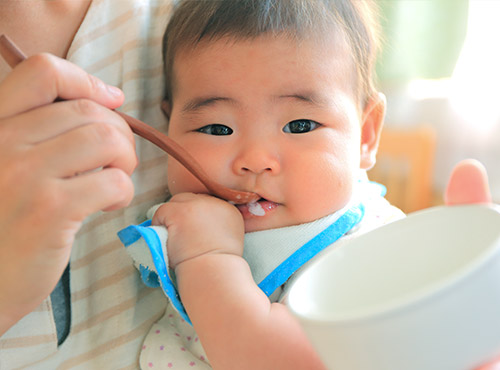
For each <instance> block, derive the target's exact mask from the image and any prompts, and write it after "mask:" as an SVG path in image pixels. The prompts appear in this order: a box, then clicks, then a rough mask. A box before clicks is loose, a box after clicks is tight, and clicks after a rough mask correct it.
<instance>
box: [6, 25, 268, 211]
mask: <svg viewBox="0 0 500 370" xmlns="http://www.w3.org/2000/svg"><path fill="white" fill-rule="evenodd" d="M0 54H1V55H2V57H3V58H4V59H5V61H6V62H7V63H8V64H9V65H10V66H11V67H12V68H14V67H15V66H16V65H17V64H19V63H21V62H22V61H23V60H25V59H26V56H25V55H24V53H23V52H22V51H21V50H19V48H18V47H17V46H16V45H15V44H14V43H13V42H12V41H11V40H10V39H9V38H8V37H7V36H5V35H0ZM115 112H116V113H118V114H119V115H120V116H121V117H122V118H123V119H124V120H125V121H126V122H127V123H128V125H129V126H130V128H131V129H132V131H133V132H134V133H135V134H137V135H139V136H141V137H143V138H144V139H146V140H148V141H150V142H152V143H153V144H155V145H156V146H158V147H159V148H161V149H163V150H164V151H165V152H167V153H168V154H170V155H171V156H172V157H173V158H175V159H176V160H177V161H179V162H180V163H181V164H182V165H183V166H184V167H186V169H187V170H188V171H189V172H191V173H192V174H193V175H194V176H196V178H197V179H198V180H200V181H201V182H202V184H203V185H205V187H206V188H207V189H208V191H209V192H210V194H212V195H215V196H216V197H218V198H221V199H225V200H228V201H230V202H232V203H234V204H245V203H251V202H255V201H256V200H258V199H259V198H260V196H259V195H258V194H255V193H251V192H246V191H238V190H233V189H230V188H227V187H225V186H223V185H221V184H218V183H216V182H215V181H213V180H212V179H210V178H209V177H208V175H207V174H206V172H205V171H204V170H203V168H201V166H200V164H199V163H198V162H197V161H196V159H194V158H193V157H192V156H191V154H189V153H188V152H187V151H186V150H185V149H184V148H182V147H181V146H180V145H179V144H177V143H176V142H175V141H173V140H172V139H170V138H169V137H168V136H167V135H165V134H164V133H162V132H160V131H158V130H156V129H154V128H153V127H151V126H149V125H147V124H146V123H144V122H142V121H140V120H138V119H136V118H134V117H131V116H129V115H128V114H125V113H123V112H119V111H115Z"/></svg>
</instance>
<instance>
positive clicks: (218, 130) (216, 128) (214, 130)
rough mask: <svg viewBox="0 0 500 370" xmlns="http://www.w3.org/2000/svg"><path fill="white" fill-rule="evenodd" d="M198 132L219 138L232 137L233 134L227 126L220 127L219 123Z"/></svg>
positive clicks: (202, 128) (204, 127)
mask: <svg viewBox="0 0 500 370" xmlns="http://www.w3.org/2000/svg"><path fill="white" fill-rule="evenodd" d="M196 131H198V132H201V133H204V134H208V135H217V136H224V135H231V134H232V133H233V129H231V128H230V127H227V126H225V125H220V124H218V123H214V124H211V125H206V126H203V127H201V128H199V129H198V130H196Z"/></svg>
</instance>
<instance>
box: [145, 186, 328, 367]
mask: <svg viewBox="0 0 500 370" xmlns="http://www.w3.org/2000/svg"><path fill="white" fill-rule="evenodd" d="M153 223H154V224H163V225H165V226H166V227H167V228H168V232H169V237H168V245H167V248H168V254H169V260H170V266H171V267H172V268H174V269H175V273H176V277H177V284H178V289H179V293H180V296H181V298H182V301H183V304H184V306H185V307H186V310H187V312H188V314H189V316H190V318H191V320H192V322H193V325H194V327H195V329H196V331H197V334H198V335H199V337H200V339H201V342H202V343H203V347H204V349H205V351H206V353H207V355H208V358H209V360H210V362H211V364H212V366H213V367H214V368H216V369H246V368H248V369H267V368H269V369H292V368H293V369H323V368H324V366H323V365H322V363H321V361H320V360H319V358H318V357H317V355H316V353H315V351H314V350H313V349H312V347H311V345H310V344H309V342H308V340H307V338H306V337H305V335H304V333H303V332H302V329H301V328H300V326H299V325H298V323H297V322H296V321H295V319H294V318H293V317H292V316H291V315H290V314H289V313H288V310H287V309H286V307H285V306H283V305H282V304H279V303H273V304H271V303H270V301H269V299H268V298H267V296H266V295H265V294H264V293H263V292H262V291H261V290H260V288H258V287H257V285H256V284H255V282H254V280H253V278H252V275H251V273H250V268H249V266H248V264H247V263H246V261H245V260H244V259H243V258H242V254H243V236H244V226H243V219H242V217H241V214H240V213H239V211H238V210H237V209H236V207H234V206H232V205H230V204H228V203H227V202H225V201H221V200H219V199H216V198H213V197H210V196H206V195H195V194H188V193H184V194H178V195H176V196H174V197H173V198H172V199H171V200H170V201H169V202H168V203H167V204H166V205H164V206H162V207H161V208H160V209H159V210H158V211H157V213H156V214H155V217H154V218H153Z"/></svg>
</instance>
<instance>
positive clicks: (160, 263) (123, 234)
mask: <svg viewBox="0 0 500 370" xmlns="http://www.w3.org/2000/svg"><path fill="white" fill-rule="evenodd" d="M148 226H151V221H150V220H148V221H146V222H143V223H142V224H140V225H131V226H128V227H126V228H125V229H123V230H120V231H119V232H118V237H119V238H120V240H121V242H122V243H123V245H125V247H128V246H130V245H131V244H133V243H135V242H136V241H138V240H139V239H141V238H143V239H144V241H145V242H146V244H147V246H148V248H149V251H150V252H151V257H152V258H153V264H154V266H155V269H156V272H154V271H151V270H150V269H148V268H147V267H145V266H143V265H140V267H139V272H140V273H141V278H142V281H143V282H144V284H146V285H147V286H149V287H152V288H156V287H159V286H161V287H162V289H163V292H164V293H165V294H166V295H167V297H168V298H169V299H170V302H171V303H172V305H173V306H174V307H175V309H176V310H177V312H179V314H180V315H181V317H182V318H183V319H184V320H186V321H187V322H188V323H189V324H191V320H190V319H189V316H188V314H187V312H186V309H185V308H184V305H183V304H182V302H181V298H180V296H179V293H178V292H177V287H176V286H175V284H174V283H173V281H172V279H170V276H169V274H168V266H167V265H166V264H165V258H164V256H163V248H162V245H161V241H160V238H159V237H158V235H157V234H156V231H155V230H154V229H151V228H149V227H148ZM191 325H192V324H191Z"/></svg>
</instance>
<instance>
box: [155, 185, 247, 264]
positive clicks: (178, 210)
mask: <svg viewBox="0 0 500 370" xmlns="http://www.w3.org/2000/svg"><path fill="white" fill-rule="evenodd" d="M152 224H153V225H164V226H166V227H167V229H168V242H167V252H168V259H169V264H170V267H171V268H173V269H175V268H176V267H177V266H178V265H179V264H181V263H182V262H185V261H188V260H191V259H194V258H198V257H201V256H203V255H207V254H217V253H222V254H233V255H238V256H241V255H242V254H243V236H244V224H243V218H242V216H241V213H240V212H239V211H238V209H237V208H236V207H235V206H233V205H231V204H229V203H227V202H226V201H224V200H221V199H218V198H215V197H212V196H210V195H205V194H193V193H181V194H177V195H175V196H173V197H172V199H170V201H169V202H167V203H165V204H164V205H162V206H161V207H160V208H158V210H157V211H156V213H155V215H154V217H153V220H152Z"/></svg>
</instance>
